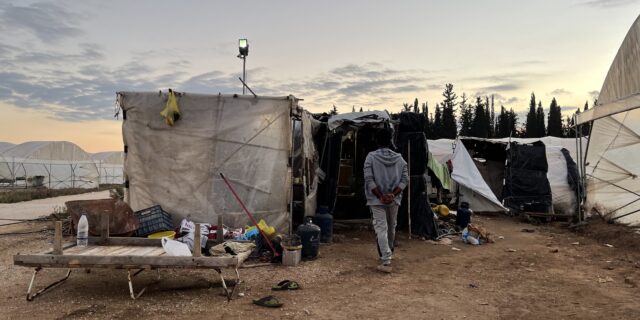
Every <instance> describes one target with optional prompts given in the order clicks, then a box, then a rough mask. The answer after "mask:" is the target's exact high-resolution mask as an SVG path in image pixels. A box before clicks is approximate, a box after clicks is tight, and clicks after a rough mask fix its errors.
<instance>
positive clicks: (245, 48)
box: [238, 39, 249, 94]
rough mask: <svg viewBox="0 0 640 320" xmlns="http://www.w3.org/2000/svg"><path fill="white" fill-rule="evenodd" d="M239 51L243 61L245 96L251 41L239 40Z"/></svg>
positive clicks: (243, 90) (243, 89)
mask: <svg viewBox="0 0 640 320" xmlns="http://www.w3.org/2000/svg"><path fill="white" fill-rule="evenodd" d="M238 50H239V51H240V54H238V58H240V59H242V82H243V83H242V94H245V90H246V83H247V71H246V66H247V56H248V55H249V41H248V40H247V39H239V40H238Z"/></svg>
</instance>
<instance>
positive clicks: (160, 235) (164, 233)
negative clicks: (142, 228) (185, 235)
mask: <svg viewBox="0 0 640 320" xmlns="http://www.w3.org/2000/svg"><path fill="white" fill-rule="evenodd" d="M163 237H167V238H169V239H171V240H173V239H174V238H175V237H176V232H175V231H160V232H156V233H153V234H150V235H148V236H147V238H149V239H162V238H163Z"/></svg>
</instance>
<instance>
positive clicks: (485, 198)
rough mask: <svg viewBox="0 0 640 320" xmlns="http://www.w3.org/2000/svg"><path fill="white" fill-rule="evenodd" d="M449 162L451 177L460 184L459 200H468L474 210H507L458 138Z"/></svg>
mask: <svg viewBox="0 0 640 320" xmlns="http://www.w3.org/2000/svg"><path fill="white" fill-rule="evenodd" d="M451 163H452V165H453V171H452V172H451V179H453V180H454V181H455V182H456V183H457V184H458V185H460V194H461V195H462V199H461V200H462V201H466V202H468V203H469V207H470V208H471V209H472V210H474V211H476V212H496V211H503V212H504V211H507V209H506V208H505V207H504V206H503V205H502V203H501V202H500V201H499V200H498V198H496V195H495V194H493V191H491V188H489V186H488V185H487V183H486V182H485V181H484V179H483V178H482V175H481V174H480V171H478V168H477V167H476V165H475V163H474V162H473V159H471V156H470V155H469V152H468V151H467V149H466V148H465V147H464V144H463V143H462V142H461V141H460V140H459V139H457V140H456V148H455V150H454V152H453V157H452V158H451Z"/></svg>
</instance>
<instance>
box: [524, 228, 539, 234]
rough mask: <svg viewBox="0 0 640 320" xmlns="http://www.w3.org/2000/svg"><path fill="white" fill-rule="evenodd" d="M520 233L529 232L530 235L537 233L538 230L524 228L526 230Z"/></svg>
mask: <svg viewBox="0 0 640 320" xmlns="http://www.w3.org/2000/svg"><path fill="white" fill-rule="evenodd" d="M520 232H528V233H532V232H536V230H535V229H527V228H524V229H522V230H520Z"/></svg>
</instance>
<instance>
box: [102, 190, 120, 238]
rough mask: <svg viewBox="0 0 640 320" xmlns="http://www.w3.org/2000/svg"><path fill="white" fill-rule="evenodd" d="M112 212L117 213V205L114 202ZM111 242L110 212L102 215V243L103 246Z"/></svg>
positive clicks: (104, 212)
mask: <svg viewBox="0 0 640 320" xmlns="http://www.w3.org/2000/svg"><path fill="white" fill-rule="evenodd" d="M112 210H113V211H112V212H114V214H115V211H116V203H115V201H114V202H113V207H112ZM108 241H109V212H108V211H106V210H105V211H103V212H102V215H100V242H101V243H102V244H107V242H108Z"/></svg>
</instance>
